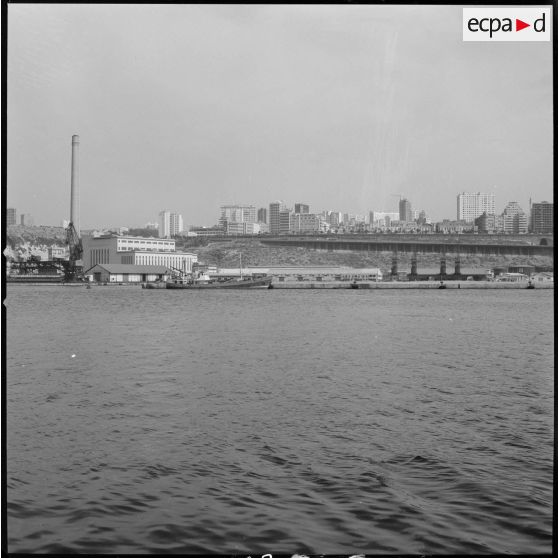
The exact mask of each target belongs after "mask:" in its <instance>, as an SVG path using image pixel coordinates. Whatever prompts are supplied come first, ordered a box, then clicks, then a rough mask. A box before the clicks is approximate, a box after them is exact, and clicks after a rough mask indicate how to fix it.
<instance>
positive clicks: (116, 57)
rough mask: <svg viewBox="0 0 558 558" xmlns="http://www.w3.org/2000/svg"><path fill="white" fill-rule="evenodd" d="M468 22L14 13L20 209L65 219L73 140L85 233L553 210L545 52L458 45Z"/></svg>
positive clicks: (396, 17)
mask: <svg viewBox="0 0 558 558" xmlns="http://www.w3.org/2000/svg"><path fill="white" fill-rule="evenodd" d="M461 18H462V9H461V8H460V7H457V6H377V5H376V6H316V7H313V6H224V5H223V6H219V5H203V6H200V5H174V6H164V5H158V6H145V5H127V6H123V5H88V6H84V5H38V4H11V5H9V6H8V22H7V23H8V30H9V34H8V72H7V73H8V104H7V109H8V110H7V116H8V122H7V129H8V145H7V147H8V149H7V171H8V172H7V178H8V180H7V205H8V206H9V207H20V208H22V212H24V213H27V214H31V215H33V216H34V219H35V222H36V223H59V222H60V221H61V220H63V219H68V218H69V212H70V211H69V208H70V157H71V136H72V135H73V134H79V135H80V138H81V151H80V186H81V220H82V227H84V228H93V227H99V226H101V227H102V226H114V225H115V224H117V223H127V224H129V225H130V226H140V225H141V224H143V223H145V222H148V221H151V220H153V219H154V217H155V216H156V215H157V213H158V211H159V209H157V210H154V209H153V208H154V207H156V208H163V207H172V208H173V211H176V212H177V213H180V214H182V215H183V217H184V223H185V225H186V224H189V225H191V224H211V223H214V222H215V221H216V219H217V217H218V216H217V215H216V213H217V210H216V208H217V206H218V205H219V204H221V203H231V204H233V203H250V204H253V205H255V206H256V207H257V208H260V207H268V206H269V203H270V201H272V200H274V199H288V200H289V202H288V205H291V204H294V203H296V202H298V201H301V200H302V201H303V202H304V203H309V204H310V206H311V207H312V208H315V210H316V211H318V210H321V211H323V210H334V211H340V212H342V213H362V214H367V213H368V212H369V211H390V210H393V211H396V210H397V204H398V200H397V196H398V195H400V193H401V194H402V195H403V197H405V198H407V199H409V200H410V202H411V204H412V207H413V209H424V210H426V212H427V213H429V214H430V215H431V217H432V219H433V220H435V221H436V220H441V219H444V218H452V217H453V216H455V196H456V195H457V194H458V193H459V192H464V191H465V192H486V193H489V194H494V195H495V199H496V212H497V213H499V212H501V211H502V210H503V209H504V207H505V205H506V204H507V203H508V202H510V201H517V202H518V203H519V205H520V206H521V207H523V209H524V210H526V211H527V208H528V200H529V198H532V199H533V201H535V200H536V201H538V202H541V201H543V200H547V201H553V196H552V58H551V55H552V46H551V43H501V44H498V45H496V44H486V43H463V41H462V37H461V30H462V29H461V24H462V20H461ZM426 26H428V29H429V32H428V33H423V32H421V31H420V30H421V29H423V28H425V27H426ZM122 29H125V31H124V32H122ZM146 36H147V37H149V41H146V40H145V37H146ZM291 200H292V201H291ZM317 200H319V206H320V207H318V203H316V201H317ZM132 218H133V219H135V221H134V222H129V221H130V219H132Z"/></svg>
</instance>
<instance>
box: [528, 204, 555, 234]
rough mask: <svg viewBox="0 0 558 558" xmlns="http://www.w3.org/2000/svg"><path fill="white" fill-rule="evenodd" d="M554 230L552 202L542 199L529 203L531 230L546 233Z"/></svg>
mask: <svg viewBox="0 0 558 558" xmlns="http://www.w3.org/2000/svg"><path fill="white" fill-rule="evenodd" d="M553 231H554V204H553V203H551V202H547V201H543V202H539V203H534V204H532V205H531V232H534V233H537V234H541V233H542V234H547V233H552V232H553Z"/></svg>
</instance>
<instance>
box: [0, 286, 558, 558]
mask: <svg viewBox="0 0 558 558" xmlns="http://www.w3.org/2000/svg"><path fill="white" fill-rule="evenodd" d="M553 294H554V293H553V291H548V290H544V291H542V290H531V291H530V290H513V291H505V290H504V291H495V290H490V291H478V290H475V291H469V290H451V291H448V290H446V291H439V290H434V291H413V290H401V291H361V290H346V291H339V290H335V291H318V290H298V291H281V290H252V291H250V290H245V291H203V290H202V291H165V290H142V289H140V288H137V287H116V286H114V287H111V286H108V287H102V286H99V287H93V288H92V289H85V288H83V287H61V286H36V287H33V286H29V285H22V286H11V285H9V286H8V289H7V297H6V306H7V314H6V315H7V320H6V333H5V335H6V348H7V356H6V375H5V378H6V383H5V389H6V403H7V408H6V416H5V419H6V433H7V440H6V450H7V461H6V466H7V502H8V532H7V534H8V549H9V551H11V552H75V553H79V552H86V553H102V552H108V553H127V552H134V553H143V552H157V553H166V552H168V553H179V552H180V553H194V552H195V553H206V554H207V553H218V554H246V555H248V554H249V553H267V552H270V553H295V552H296V553H307V554H308V553H311V554H319V553H330V554H331V553H335V554H345V553H346V554H354V553H366V554H374V553H391V552H397V553H423V554H426V553H446V554H447V553H451V554H455V553H548V552H550V551H551V541H552V529H551V527H552V481H553V478H552V474H553V469H552V468H553V461H552V459H553V408H554V401H553V392H554V384H553V353H554V346H553Z"/></svg>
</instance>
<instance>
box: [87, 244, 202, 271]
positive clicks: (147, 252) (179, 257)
mask: <svg viewBox="0 0 558 558" xmlns="http://www.w3.org/2000/svg"><path fill="white" fill-rule="evenodd" d="M82 241H83V270H84V272H85V273H87V274H88V273H89V270H90V269H91V268H93V266H95V265H98V264H102V265H106V264H125V265H129V266H130V265H132V266H144V265H150V266H165V267H168V268H171V269H172V268H174V269H179V270H181V271H183V272H185V273H190V272H191V271H192V267H193V264H194V263H196V262H197V261H198V257H197V255H196V254H191V253H187V252H176V250H175V248H176V246H175V241H174V240H171V239H159V238H141V237H134V236H101V237H91V236H89V237H88V236H84V237H83V238H82Z"/></svg>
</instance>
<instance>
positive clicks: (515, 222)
mask: <svg viewBox="0 0 558 558" xmlns="http://www.w3.org/2000/svg"><path fill="white" fill-rule="evenodd" d="M502 218H503V221H504V232H507V233H516V234H517V233H526V232H527V215H525V212H524V211H523V209H521V206H520V205H519V204H518V203H517V202H509V203H508V205H506V207H505V209H504V212H503V213H502Z"/></svg>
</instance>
